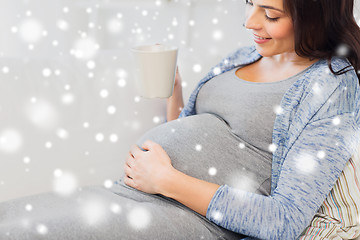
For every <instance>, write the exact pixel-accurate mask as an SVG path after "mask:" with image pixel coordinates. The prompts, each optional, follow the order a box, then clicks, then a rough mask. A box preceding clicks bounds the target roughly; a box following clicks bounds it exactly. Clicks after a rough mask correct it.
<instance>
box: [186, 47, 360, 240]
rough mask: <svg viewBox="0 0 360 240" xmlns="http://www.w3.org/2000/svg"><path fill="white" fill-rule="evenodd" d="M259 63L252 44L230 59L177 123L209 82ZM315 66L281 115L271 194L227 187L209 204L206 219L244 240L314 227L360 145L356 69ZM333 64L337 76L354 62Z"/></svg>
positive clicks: (280, 237)
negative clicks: (241, 236) (242, 66)
mask: <svg viewBox="0 0 360 240" xmlns="http://www.w3.org/2000/svg"><path fill="white" fill-rule="evenodd" d="M261 57H262V56H261V55H260V54H259V53H258V52H257V51H256V48H255V46H247V47H241V48H239V49H237V50H236V51H235V52H233V53H231V54H229V55H228V56H227V57H226V58H224V59H223V60H222V61H221V62H220V63H219V64H217V65H216V66H214V67H213V68H212V69H211V71H210V72H209V73H208V74H207V75H206V76H205V77H204V78H203V79H202V80H201V81H200V82H199V83H198V85H197V87H196V88H195V90H194V91H193V92H192V94H191V96H190V98H189V101H188V103H187V104H186V106H185V107H184V109H183V110H182V112H181V113H180V116H179V118H183V117H186V116H190V115H194V114H196V110H195V101H196V97H197V94H198V93H199V90H200V88H201V87H202V86H203V85H204V83H206V82H207V81H209V80H211V79H212V78H213V77H214V76H216V75H219V74H222V73H224V72H227V71H229V70H231V69H233V68H236V67H239V66H241V65H247V64H250V63H253V62H255V61H257V60H259V59H260V58H261ZM314 65H315V66H313V67H311V68H310V69H308V70H307V71H306V72H305V73H304V74H303V75H302V76H301V77H300V78H299V79H298V80H297V81H296V82H295V83H294V84H293V85H292V86H291V87H290V88H289V89H288V90H287V92H285V94H284V96H283V98H282V100H281V104H280V107H281V108H280V111H277V112H278V113H277V115H276V118H275V122H274V128H273V135H272V144H273V146H274V149H275V150H274V151H273V159H272V175H271V195H270V196H264V195H258V194H255V193H251V192H246V191H243V190H240V189H236V188H233V187H229V186H227V185H226V184H225V185H222V186H220V188H219V189H218V190H217V191H216V193H215V194H214V196H213V198H212V199H211V202H210V204H209V206H208V209H207V213H206V218H207V219H209V220H210V221H212V222H214V223H216V224H217V225H219V226H222V227H224V228H226V229H229V230H231V231H234V232H237V233H241V234H244V235H246V236H249V237H248V238H246V239H257V238H260V239H272V240H291V239H297V238H298V237H299V236H300V235H301V233H302V232H303V230H304V229H305V228H306V227H307V226H308V225H309V224H310V222H311V220H312V218H313V217H314V215H315V213H316V212H317V210H318V209H319V207H320V206H321V205H322V203H323V201H324V200H325V198H326V197H327V195H328V194H329V193H330V190H331V189H332V187H333V185H334V184H335V182H336V180H337V179H338V178H339V176H340V174H341V172H342V170H343V168H344V166H345V164H346V163H347V161H348V160H349V159H350V157H351V155H352V154H353V153H355V151H356V146H358V144H359V143H360V111H359V110H360V91H359V83H358V81H359V80H358V78H357V76H356V73H355V70H354V68H353V66H351V68H350V69H351V70H350V71H348V72H346V73H344V74H342V75H335V74H333V73H331V71H330V70H329V68H328V66H327V61H326V59H321V60H320V61H318V62H316V63H315V64H314ZM331 65H332V67H333V69H334V71H338V70H340V69H342V68H344V67H346V66H348V65H350V62H349V61H348V59H347V58H345V57H338V56H334V57H332V59H331ZM269 74H276V71H274V72H273V73H269Z"/></svg>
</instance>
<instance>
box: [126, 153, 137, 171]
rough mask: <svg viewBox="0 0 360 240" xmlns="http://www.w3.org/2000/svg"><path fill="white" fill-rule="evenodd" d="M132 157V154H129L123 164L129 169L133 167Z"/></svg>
mask: <svg viewBox="0 0 360 240" xmlns="http://www.w3.org/2000/svg"><path fill="white" fill-rule="evenodd" d="M134 160H135V159H134V157H133V156H132V154H131V153H130V152H129V153H128V155H127V157H126V161H125V164H126V165H127V166H129V167H130V168H132V166H133V165H134Z"/></svg>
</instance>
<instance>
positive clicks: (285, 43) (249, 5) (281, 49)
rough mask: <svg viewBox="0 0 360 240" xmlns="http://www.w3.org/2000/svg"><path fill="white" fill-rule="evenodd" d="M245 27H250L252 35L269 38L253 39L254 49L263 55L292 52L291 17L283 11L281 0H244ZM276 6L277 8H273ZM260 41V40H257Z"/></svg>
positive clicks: (292, 30) (292, 33)
mask: <svg viewBox="0 0 360 240" xmlns="http://www.w3.org/2000/svg"><path fill="white" fill-rule="evenodd" d="M245 1H246V22H245V27H246V28H247V29H251V30H252V33H253V34H254V35H258V36H260V37H263V38H270V39H269V40H265V41H264V40H257V38H256V36H253V37H254V41H258V42H256V43H255V45H256V50H257V51H258V53H260V55H262V56H264V57H270V56H273V55H277V54H281V53H286V52H289V53H294V49H295V40H294V29H293V24H292V21H291V18H290V17H289V16H287V15H286V14H285V13H284V9H283V0H245ZM272 8H276V9H279V10H281V11H279V10H275V9H272ZM259 41H261V42H259Z"/></svg>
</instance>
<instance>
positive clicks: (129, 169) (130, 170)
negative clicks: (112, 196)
mask: <svg viewBox="0 0 360 240" xmlns="http://www.w3.org/2000/svg"><path fill="white" fill-rule="evenodd" d="M124 172H125V175H126V176H127V177H131V176H132V169H131V168H130V167H129V166H127V165H125V167H124Z"/></svg>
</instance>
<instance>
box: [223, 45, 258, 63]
mask: <svg viewBox="0 0 360 240" xmlns="http://www.w3.org/2000/svg"><path fill="white" fill-rule="evenodd" d="M260 57H261V55H260V54H259V53H258V52H257V51H256V47H255V46H254V45H252V46H242V47H239V48H237V49H235V50H234V51H232V52H230V53H229V54H228V55H227V56H226V57H225V58H224V59H222V63H224V64H225V65H232V66H238V65H242V64H249V63H251V62H255V61H256V60H258V59H259V58H260Z"/></svg>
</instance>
